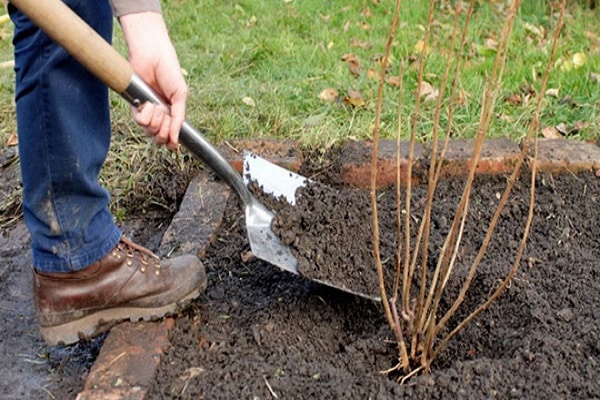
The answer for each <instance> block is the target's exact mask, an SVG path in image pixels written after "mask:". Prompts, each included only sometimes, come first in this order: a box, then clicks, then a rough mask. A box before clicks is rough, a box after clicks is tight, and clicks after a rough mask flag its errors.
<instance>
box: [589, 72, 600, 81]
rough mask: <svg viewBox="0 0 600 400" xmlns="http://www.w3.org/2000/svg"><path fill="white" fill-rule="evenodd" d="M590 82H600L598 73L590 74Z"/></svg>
mask: <svg viewBox="0 0 600 400" xmlns="http://www.w3.org/2000/svg"><path fill="white" fill-rule="evenodd" d="M590 80H591V81H592V82H600V73H596V72H590Z"/></svg>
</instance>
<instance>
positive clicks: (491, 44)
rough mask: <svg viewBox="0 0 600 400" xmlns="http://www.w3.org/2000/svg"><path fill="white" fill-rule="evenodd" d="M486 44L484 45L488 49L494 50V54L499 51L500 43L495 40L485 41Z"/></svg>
mask: <svg viewBox="0 0 600 400" xmlns="http://www.w3.org/2000/svg"><path fill="white" fill-rule="evenodd" d="M484 43H485V44H484V45H485V48H486V49H490V50H494V52H495V51H497V50H498V42H497V41H495V40H494V39H492V38H488V39H485V42H484Z"/></svg>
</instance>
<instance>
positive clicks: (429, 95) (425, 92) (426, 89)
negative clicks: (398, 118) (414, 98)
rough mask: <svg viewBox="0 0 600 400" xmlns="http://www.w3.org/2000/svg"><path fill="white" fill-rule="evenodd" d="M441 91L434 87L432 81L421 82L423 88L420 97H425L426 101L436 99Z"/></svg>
mask: <svg viewBox="0 0 600 400" xmlns="http://www.w3.org/2000/svg"><path fill="white" fill-rule="evenodd" d="M439 94H440V91H439V90H438V89H436V88H434V87H433V86H432V85H431V83H429V82H426V81H423V82H421V88H420V90H419V97H425V99H424V101H426V102H427V101H432V100H436V99H437V97H438V96H439Z"/></svg>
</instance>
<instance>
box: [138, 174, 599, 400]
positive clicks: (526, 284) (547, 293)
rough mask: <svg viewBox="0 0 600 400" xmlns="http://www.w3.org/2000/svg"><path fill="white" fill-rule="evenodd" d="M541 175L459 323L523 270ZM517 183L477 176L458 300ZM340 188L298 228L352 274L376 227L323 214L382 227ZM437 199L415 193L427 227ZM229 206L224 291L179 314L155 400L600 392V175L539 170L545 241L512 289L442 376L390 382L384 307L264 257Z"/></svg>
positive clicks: (472, 329) (470, 329)
mask: <svg viewBox="0 0 600 400" xmlns="http://www.w3.org/2000/svg"><path fill="white" fill-rule="evenodd" d="M527 175H528V174H527V173H526V172H524V173H523V176H522V178H521V179H520V180H519V181H517V183H516V185H515V188H514V190H513V195H512V196H511V197H510V199H509V202H508V205H507V207H506V209H505V211H504V212H503V214H502V218H501V221H500V224H499V226H498V227H497V232H496V233H495V235H494V237H493V242H492V245H491V246H490V248H489V250H488V252H487V256H486V257H485V259H484V261H483V263H482V265H481V266H480V269H479V271H480V272H479V273H478V275H477V277H476V279H475V281H474V282H473V284H472V289H471V290H470V291H469V292H468V296H467V301H465V303H464V304H463V307H462V308H461V309H460V310H459V312H458V314H457V316H456V318H455V319H454V321H452V320H451V324H452V323H453V324H456V322H457V321H458V320H460V319H461V318H464V317H465V316H466V315H467V314H468V313H469V312H470V311H471V310H473V309H474V307H476V306H477V305H478V304H480V303H481V302H483V301H484V300H485V299H487V297H488V296H489V294H490V293H491V291H492V290H493V289H495V288H496V287H497V285H498V284H499V283H500V280H501V279H502V278H503V277H504V276H505V275H506V273H507V271H508V269H509V268H510V267H511V265H512V263H513V260H514V257H515V254H516V248H517V247H518V243H519V240H520V238H521V235H522V232H523V227H524V222H525V218H526V215H527V210H528V201H529V177H528V176H527ZM506 179H507V177H505V176H484V177H480V178H478V179H477V181H476V184H475V187H474V190H473V196H472V198H471V212H470V217H469V218H468V222H467V224H466V228H465V234H464V239H463V248H462V250H461V253H460V254H461V256H460V259H459V263H458V264H459V265H458V266H457V267H456V273H455V276H457V277H458V279H457V280H455V281H453V282H451V283H450V285H449V288H448V291H447V297H446V299H447V301H452V300H454V298H455V296H456V293H457V291H458V287H459V286H458V283H459V282H460V277H461V276H463V277H464V274H465V270H466V268H468V266H469V265H470V262H471V261H472V260H473V258H474V256H475V254H476V251H477V250H478V248H479V245H480V244H481V242H482V238H483V236H484V234H485V231H486V229H487V222H488V221H489V219H490V218H491V215H492V213H493V212H494V210H495V209H496V205H497V204H498V201H499V197H500V195H501V194H502V192H503V190H504V187H505V185H506ZM462 188H463V182H462V181H461V180H450V181H444V182H442V183H441V184H440V185H439V187H438V189H437V191H436V195H435V203H434V212H433V221H432V224H433V225H432V226H433V234H432V237H431V246H430V249H431V254H430V258H431V259H432V260H435V254H436V251H437V250H438V249H439V247H440V245H441V243H442V239H443V237H444V234H445V233H446V232H447V230H448V229H449V227H450V224H451V221H452V218H453V217H454V209H455V206H456V204H457V202H458V199H459V197H460V194H461V192H462ZM332 190H333V191H330V193H335V197H338V199H337V200H335V202H336V206H335V207H333V208H332V207H330V206H328V204H330V203H328V202H331V201H334V200H332V197H331V196H330V195H329V194H327V191H319V190H317V191H310V190H309V191H306V192H305V193H304V195H306V196H312V199H311V201H309V202H307V203H312V204H313V208H314V209H315V212H313V213H311V214H306V213H307V209H304V208H299V209H297V212H298V213H299V214H302V215H296V216H293V217H292V216H290V217H289V218H290V220H293V221H295V224H300V226H302V228H303V229H305V230H304V233H302V230H298V232H297V233H298V234H299V236H302V235H304V236H311V237H312V238H311V239H310V240H308V241H307V242H305V243H311V246H313V247H311V248H310V249H308V251H309V252H310V251H318V250H316V248H318V249H325V248H331V250H328V251H327V252H328V253H331V254H336V253H337V254H338V258H339V259H340V260H342V261H343V262H340V264H339V265H344V264H345V265H346V267H347V268H348V269H352V268H353V264H352V263H369V261H368V260H367V259H366V258H364V256H363V254H367V253H368V251H366V250H365V247H367V248H368V247H369V244H370V243H369V240H368V238H364V237H362V236H361V235H366V233H365V232H366V230H363V226H355V225H350V224H344V223H338V224H337V228H336V229H339V230H336V231H333V233H323V232H324V231H323V230H319V229H314V230H313V228H314V227H315V226H318V225H319V224H320V222H319V221H330V219H331V218H332V216H334V219H335V218H346V217H343V216H344V215H346V214H348V213H349V214H353V216H352V217H349V218H352V221H358V220H363V221H368V220H369V218H368V213H369V210H368V209H364V203H360V202H359V203H357V204H356V205H357V206H359V207H354V206H353V205H351V204H350V203H351V202H350V201H347V200H348V199H351V198H354V196H358V197H360V198H362V197H363V196H364V193H362V194H361V193H357V192H356V190H349V189H344V188H339V187H338V188H335V189H332ZM423 194H424V189H423V188H419V189H416V190H415V194H414V201H413V204H414V206H415V207H414V209H413V211H412V215H413V219H414V221H415V222H417V221H419V218H420V216H421V215H422V207H423V201H422V198H423ZM339 197H341V199H339ZM379 203H380V204H381V210H380V217H381V219H382V220H383V221H384V223H382V243H383V244H384V245H383V246H382V247H383V248H382V254H383V257H382V258H383V259H386V258H391V257H393V251H394V248H395V243H394V240H395V239H393V236H394V235H395V232H396V231H395V226H396V225H395V211H394V208H395V204H396V200H395V197H394V191H393V190H392V191H381V193H380V194H379ZM228 209H229V211H227V212H226V214H225V218H224V221H223V224H222V226H221V230H220V233H219V236H218V238H217V240H215V242H214V244H213V245H212V247H211V248H209V251H208V253H207V255H206V258H205V265H206V267H207V270H208V276H209V287H208V289H207V291H206V294H205V295H204V296H203V298H201V299H200V300H199V301H198V302H196V303H195V304H194V305H193V306H192V307H190V308H189V309H188V310H187V312H186V313H185V315H184V316H183V317H182V318H179V319H178V320H177V326H176V329H175V332H174V334H173V336H172V347H171V348H170V349H169V350H168V352H167V355H166V357H165V358H164V360H163V362H162V364H161V365H160V369H159V373H158V377H157V379H156V383H155V385H154V387H153V388H152V390H151V395H150V398H151V399H202V398H207V399H231V398H248V399H270V398H293V399H315V398H319V399H329V398H331V399H341V398H344V399H392V398H421V399H448V398H470V399H488V398H503V399H504V398H527V399H592V398H600V372H599V371H600V336H599V328H600V305H599V303H598V299H599V298H600V297H599V295H600V287H599V284H598V260H599V256H600V228H599V227H598V213H599V211H600V179H599V178H598V177H597V176H596V175H595V174H594V173H582V174H579V175H572V174H567V173H565V174H560V175H556V176H551V175H544V174H542V175H539V176H538V178H537V206H536V208H535V212H536V216H535V219H534V222H533V226H532V231H531V234H530V239H529V245H528V247H527V250H526V253H525V254H524V257H523V261H522V263H521V264H522V265H521V268H520V270H519V272H518V273H517V275H516V276H515V278H514V279H513V280H512V282H511V284H510V287H509V289H507V291H506V292H505V293H504V294H503V295H502V296H501V297H500V298H499V299H498V301H497V302H496V303H494V304H493V305H492V306H491V307H490V308H489V309H488V310H487V311H485V312H484V313H483V314H481V315H480V316H479V317H477V318H476V319H475V320H474V321H473V322H472V323H471V324H470V325H468V326H467V328H466V329H465V330H464V331H462V332H461V333H460V334H458V335H457V336H456V337H455V338H454V339H453V340H452V341H451V342H450V344H449V346H448V347H447V348H446V349H445V350H444V351H443V352H442V353H441V355H440V357H439V358H438V359H437V360H436V361H435V362H434V364H433V366H432V371H431V373H430V374H428V375H424V376H417V377H414V378H412V379H410V380H409V381H408V382H406V383H405V384H404V385H400V384H399V383H398V382H397V378H398V377H399V376H398V375H397V374H392V375H390V376H384V375H382V374H381V373H380V371H382V370H387V369H389V368H391V367H393V366H394V365H396V363H397V353H396V350H395V349H396V347H395V343H394V341H393V336H392V335H391V333H390V328H389V327H388V325H387V323H386V321H385V319H384V317H383V312H382V309H381V306H380V305H379V304H378V303H376V302H374V301H371V300H368V299H364V298H361V297H358V296H354V295H351V294H348V293H345V292H343V291H338V290H335V289H332V288H330V287H327V286H323V285H320V284H317V283H314V282H312V281H310V280H309V279H305V278H302V277H298V276H295V275H292V274H289V273H285V272H280V271H279V270H277V269H276V268H274V267H272V266H270V265H267V264H265V263H263V262H261V261H259V260H256V259H252V258H251V257H249V256H248V254H249V252H248V251H249V248H248V243H247V240H246V237H245V233H244V223H243V220H242V217H241V214H240V211H239V207H238V205H237V200H236V199H232V200H231V202H230V205H229V208H228ZM292 214H293V213H292ZM361 215H362V216H361ZM365 216H366V218H365ZM334 223H335V222H334ZM354 223H358V222H354ZM321 225H322V224H321ZM365 225H367V226H368V222H365ZM358 230H359V231H361V232H362V233H361V234H360V235H359V234H356V233H355V232H357V231H358ZM298 242H301V239H298ZM314 245H316V247H314ZM305 250H306V249H305ZM298 254H299V253H298ZM313 256H314V255H313ZM313 256H310V257H308V258H309V259H310V258H312V257H313ZM388 263H390V264H393V261H388ZM348 276H349V275H348ZM342 279H344V278H342ZM445 307H448V305H447V304H446V305H445Z"/></svg>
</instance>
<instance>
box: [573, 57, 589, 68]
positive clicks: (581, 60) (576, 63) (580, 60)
mask: <svg viewBox="0 0 600 400" xmlns="http://www.w3.org/2000/svg"><path fill="white" fill-rule="evenodd" d="M586 61H587V56H586V55H585V53H575V54H573V68H575V69H577V68H581V67H583V66H584V65H585V62H586Z"/></svg>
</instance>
